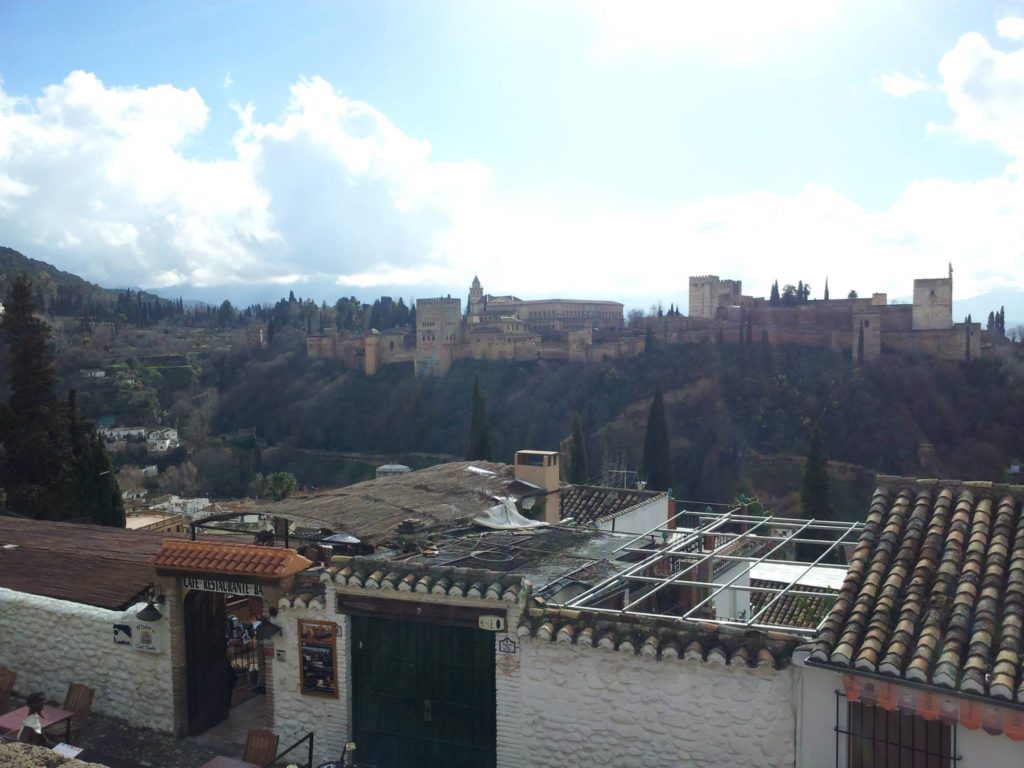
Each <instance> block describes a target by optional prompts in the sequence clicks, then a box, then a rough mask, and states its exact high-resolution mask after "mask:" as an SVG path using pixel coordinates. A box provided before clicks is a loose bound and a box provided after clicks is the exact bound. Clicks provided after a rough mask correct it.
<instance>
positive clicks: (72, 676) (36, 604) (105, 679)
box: [0, 574, 174, 731]
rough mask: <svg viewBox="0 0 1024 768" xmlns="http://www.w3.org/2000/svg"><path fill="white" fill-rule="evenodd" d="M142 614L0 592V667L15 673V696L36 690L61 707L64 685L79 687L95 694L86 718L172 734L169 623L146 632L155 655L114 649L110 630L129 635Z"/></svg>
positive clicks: (164, 621)
mask: <svg viewBox="0 0 1024 768" xmlns="http://www.w3.org/2000/svg"><path fill="white" fill-rule="evenodd" d="M68 578H74V574H70V575H69V576H68ZM141 607H142V606H141V605H138V606H135V607H134V608H132V609H131V610H129V611H109V610H106V609H103V608H96V607H93V606H89V605H81V604H80V603H71V602H67V601H65V600H55V599H53V598H49V597H40V596H38V595H28V594H25V593H24V592H15V591H12V590H9V589H3V588H0V665H2V666H5V667H9V668H11V669H13V670H15V672H16V673H17V678H16V680H15V690H16V691H17V692H18V694H20V695H21V696H24V695H25V694H26V693H29V692H31V691H43V692H45V693H46V697H47V699H49V700H50V701H55V702H58V703H60V702H63V700H64V694H65V693H67V689H68V686H69V685H70V684H71V683H73V682H74V683H83V684H85V685H88V686H89V687H90V688H95V689H96V695H95V698H94V699H93V704H92V708H93V711H95V712H98V713H100V714H103V715H107V716H110V717H117V718H120V719H122V720H126V721H127V722H129V723H131V724H132V725H138V726H145V727H147V728H152V729H154V730H157V731H172V730H173V729H174V706H173V695H172V676H171V653H170V647H169V624H170V621H171V618H170V617H169V616H165V618H164V619H162V620H161V621H159V622H155V623H154V624H152V625H150V626H151V627H152V628H153V629H154V630H155V631H156V637H157V641H158V643H159V648H160V649H161V652H160V653H148V652H145V651H139V650H135V649H134V648H133V647H132V646H131V645H117V644H115V642H114V625H115V624H127V625H129V626H131V627H132V628H133V630H135V629H136V625H137V624H138V623H139V622H138V620H137V619H136V618H135V613H136V612H137V611H138V610H139V609H140V608H141Z"/></svg>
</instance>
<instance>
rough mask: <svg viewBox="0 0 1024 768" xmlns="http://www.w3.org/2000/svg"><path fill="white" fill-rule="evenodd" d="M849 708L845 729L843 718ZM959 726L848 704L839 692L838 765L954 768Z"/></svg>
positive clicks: (837, 712)
mask: <svg viewBox="0 0 1024 768" xmlns="http://www.w3.org/2000/svg"><path fill="white" fill-rule="evenodd" d="M844 705H845V709H846V723H845V727H844V724H843V722H842V719H841V717H840V713H841V711H842V709H843V708H844ZM956 754H957V748H956V725H955V724H954V725H949V724H947V723H944V722H942V721H941V720H925V719H924V718H923V717H920V716H918V715H912V714H905V713H903V712H900V711H899V710H894V711H891V712H890V711H888V710H885V709H882V708H881V707H876V706H872V705H870V704H863V703H861V702H859V701H852V702H847V701H846V697H845V696H844V695H843V694H842V693H841V692H837V693H836V766H837V767H838V766H846V767H847V768H952V767H953V766H955V765H956V763H957V762H958V761H959V757H957V756H956Z"/></svg>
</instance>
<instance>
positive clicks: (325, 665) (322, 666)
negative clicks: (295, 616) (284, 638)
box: [299, 619, 338, 698]
mask: <svg viewBox="0 0 1024 768" xmlns="http://www.w3.org/2000/svg"><path fill="white" fill-rule="evenodd" d="M337 631H338V625H337V624H335V623H334V622H333V621H308V620H306V619H299V657H300V659H301V665H300V667H299V669H300V671H301V677H302V682H301V685H302V691H301V692H302V693H304V694H307V695H309V696H332V697H334V698H337V697H338V664H337V646H336V635H337Z"/></svg>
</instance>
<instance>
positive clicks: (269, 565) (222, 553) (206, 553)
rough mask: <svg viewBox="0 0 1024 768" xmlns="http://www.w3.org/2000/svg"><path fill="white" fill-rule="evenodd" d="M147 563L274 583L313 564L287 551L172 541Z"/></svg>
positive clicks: (159, 568)
mask: <svg viewBox="0 0 1024 768" xmlns="http://www.w3.org/2000/svg"><path fill="white" fill-rule="evenodd" d="M148 563H149V565H151V566H153V567H154V568H156V569H157V570H160V571H190V572H191V571H202V572H205V573H221V574H226V575H231V576H263V577H271V578H278V579H280V578H284V577H286V576H291V575H293V574H296V573H299V572H300V571H304V570H306V569H307V568H309V566H311V565H312V564H313V563H312V562H311V561H310V560H307V559H306V558H304V557H303V556H302V555H300V554H299V553H298V552H295V551H294V550H291V549H282V548H279V547H261V546H256V545H255V544H221V543H218V542H212V541H176V540H174V539H165V540H164V543H163V545H162V546H161V547H160V549H158V550H157V551H156V553H155V554H154V555H153V556H152V557H150V558H149V561H148Z"/></svg>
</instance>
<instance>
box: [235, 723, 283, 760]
mask: <svg viewBox="0 0 1024 768" xmlns="http://www.w3.org/2000/svg"><path fill="white" fill-rule="evenodd" d="M277 741H278V737H277V734H275V733H273V732H271V731H267V730H264V729H263V728H252V729H250V730H249V734H248V736H246V738H245V752H244V753H243V754H242V760H244V761H245V762H247V763H256V765H270V764H271V763H272V762H274V758H275V757H277Z"/></svg>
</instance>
